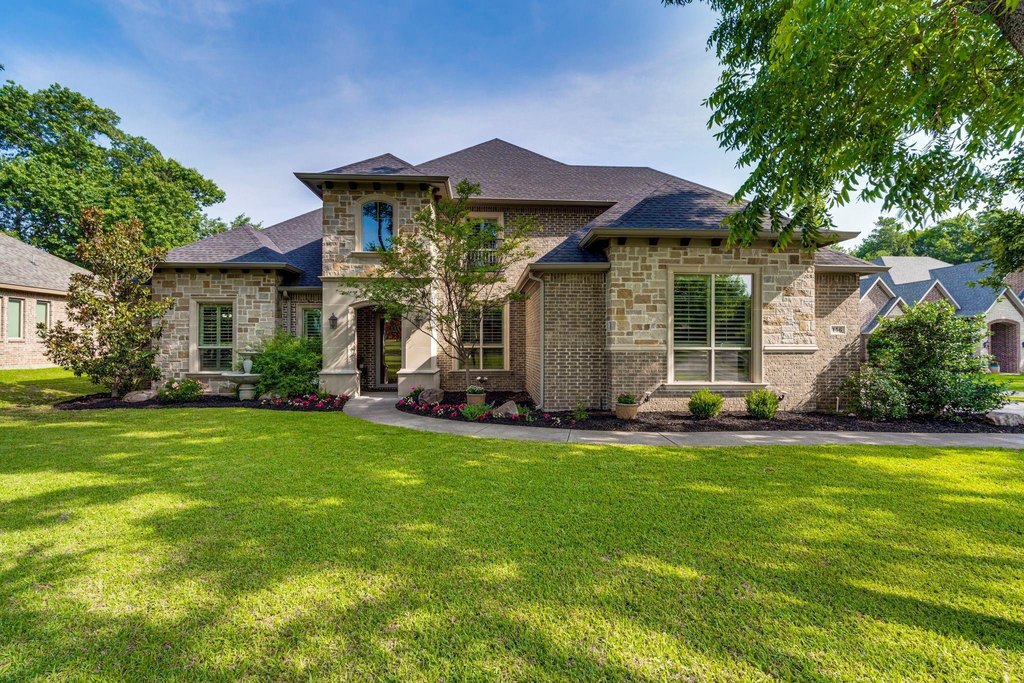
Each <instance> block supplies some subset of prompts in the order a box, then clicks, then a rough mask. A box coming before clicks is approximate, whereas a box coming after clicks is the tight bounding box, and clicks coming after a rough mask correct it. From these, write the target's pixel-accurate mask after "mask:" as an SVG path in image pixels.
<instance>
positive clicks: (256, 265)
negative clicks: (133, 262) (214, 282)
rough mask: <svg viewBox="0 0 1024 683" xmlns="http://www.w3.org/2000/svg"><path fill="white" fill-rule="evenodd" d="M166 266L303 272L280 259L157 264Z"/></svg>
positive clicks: (159, 266) (159, 267) (167, 262)
mask: <svg viewBox="0 0 1024 683" xmlns="http://www.w3.org/2000/svg"><path fill="white" fill-rule="evenodd" d="M166 268H218V269H233V270H240V269H256V270H259V269H263V270H283V271H285V272H288V273H298V274H301V273H302V272H303V271H302V269H301V268H297V267H295V266H293V265H292V264H290V263H283V262H281V261H163V262H161V263H160V264H159V265H157V269H166Z"/></svg>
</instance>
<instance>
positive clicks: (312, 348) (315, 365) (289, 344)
mask: <svg viewBox="0 0 1024 683" xmlns="http://www.w3.org/2000/svg"><path fill="white" fill-rule="evenodd" d="M321 353H322V352H321V347H320V340H319V339H309V338H306V337H296V336H294V335H291V334H288V333H287V332H278V333H277V334H276V335H274V336H273V337H269V338H267V339H264V340H263V341H262V342H260V345H259V346H258V347H257V353H256V355H254V356H253V357H252V371H253V372H255V373H258V374H260V375H262V377H260V381H259V384H257V385H256V393H257V395H260V396H262V395H263V394H276V395H278V396H283V397H285V398H288V397H291V396H304V395H306V394H311V393H314V392H316V390H317V388H318V385H319V375H320V368H321V364H322V358H321Z"/></svg>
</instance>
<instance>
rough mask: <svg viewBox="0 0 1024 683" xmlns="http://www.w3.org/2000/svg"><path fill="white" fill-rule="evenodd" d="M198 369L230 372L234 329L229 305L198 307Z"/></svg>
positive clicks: (232, 359)
mask: <svg viewBox="0 0 1024 683" xmlns="http://www.w3.org/2000/svg"><path fill="white" fill-rule="evenodd" d="M197 346H198V348H199V369H200V370H201V371H204V372H205V371H218V370H220V371H223V370H230V369H231V366H232V364H233V361H234V346H235V328H234V316H233V314H232V307H231V304H201V305H200V306H199V343H198V344H197Z"/></svg>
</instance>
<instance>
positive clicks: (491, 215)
mask: <svg viewBox="0 0 1024 683" xmlns="http://www.w3.org/2000/svg"><path fill="white" fill-rule="evenodd" d="M469 217H470V218H479V219H480V222H485V221H494V223H495V224H496V225H497V226H498V235H497V241H498V242H501V240H502V236H503V233H504V229H505V212H504V211H470V212H469Z"/></svg>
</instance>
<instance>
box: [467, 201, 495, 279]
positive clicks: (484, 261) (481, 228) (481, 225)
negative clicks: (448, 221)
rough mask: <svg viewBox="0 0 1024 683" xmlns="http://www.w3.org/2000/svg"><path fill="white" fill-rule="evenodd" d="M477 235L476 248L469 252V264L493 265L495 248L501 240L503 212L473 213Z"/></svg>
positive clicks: (477, 265)
mask: <svg viewBox="0 0 1024 683" xmlns="http://www.w3.org/2000/svg"><path fill="white" fill-rule="evenodd" d="M471 217H472V220H473V221H474V223H475V225H474V227H475V231H476V237H477V239H478V242H477V244H476V249H473V250H472V251H471V252H470V253H469V265H470V266H472V267H480V266H493V265H494V262H495V254H494V252H495V250H496V249H497V248H498V245H499V243H500V241H501V227H502V214H500V213H473V214H471Z"/></svg>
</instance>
